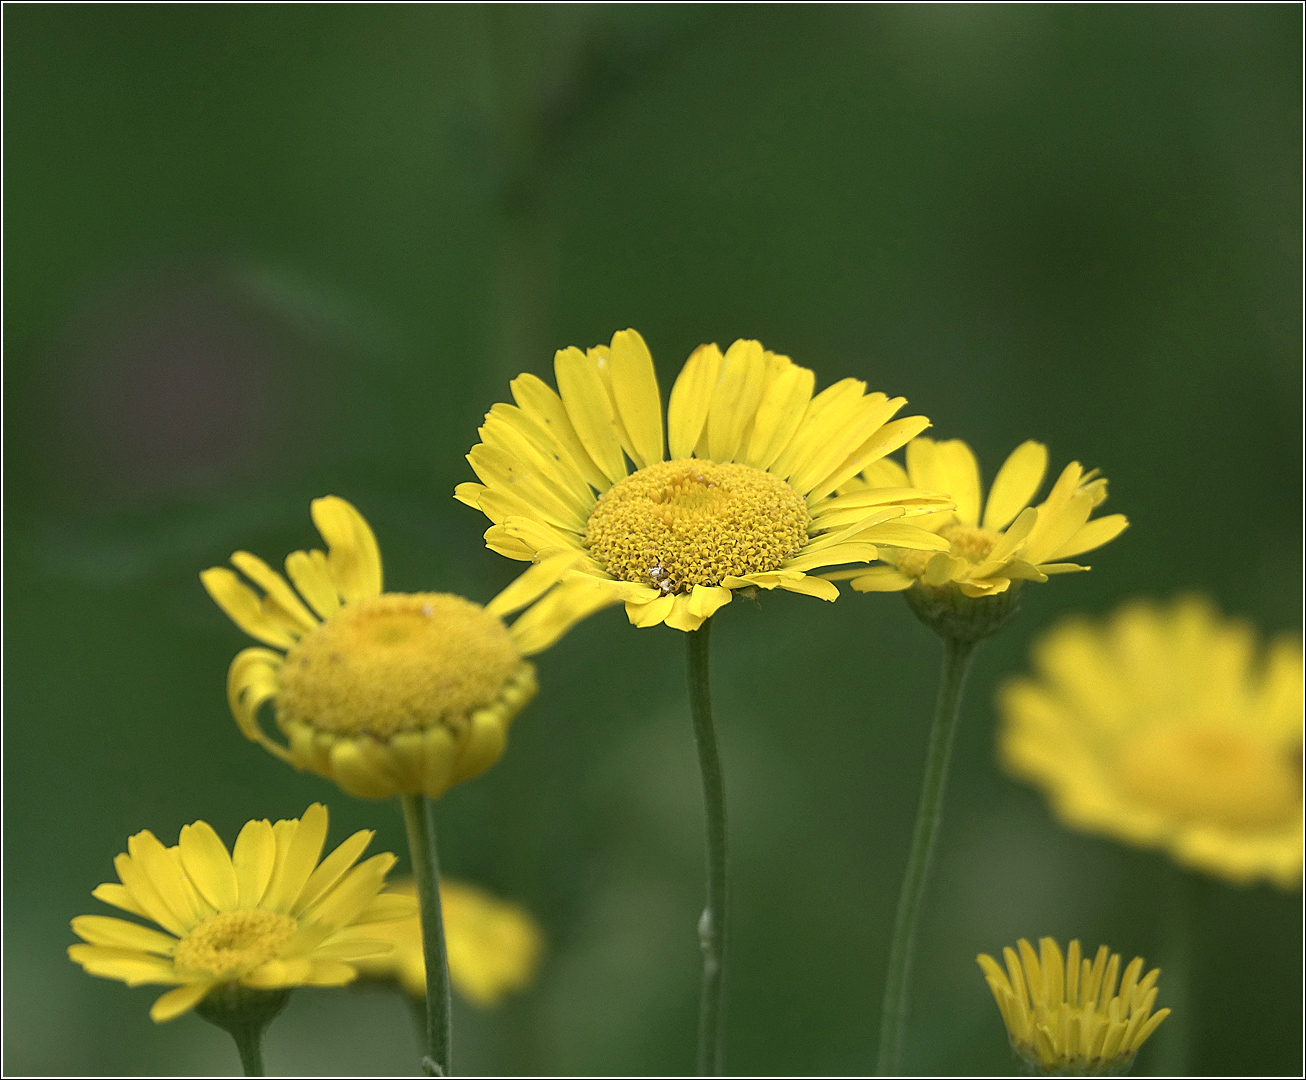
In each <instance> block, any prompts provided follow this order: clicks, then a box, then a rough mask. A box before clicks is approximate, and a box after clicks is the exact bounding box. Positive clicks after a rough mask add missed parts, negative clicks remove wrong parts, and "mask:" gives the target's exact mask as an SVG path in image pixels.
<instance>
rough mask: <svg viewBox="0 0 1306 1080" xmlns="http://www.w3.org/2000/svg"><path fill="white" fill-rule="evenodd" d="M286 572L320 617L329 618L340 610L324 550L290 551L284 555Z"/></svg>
mask: <svg viewBox="0 0 1306 1080" xmlns="http://www.w3.org/2000/svg"><path fill="white" fill-rule="evenodd" d="M286 574H287V576H288V577H289V578H290V580H291V581H293V582H294V583H295V588H296V589H298V590H299V593H300V595H301V596H302V597H303V598H304V599H305V600H307V601H308V604H309V606H310V607H311V608H312V609H313V610H314V611H316V612H317V613H318V614H319V615H320V616H321V617H322V618H324V619H329V618H331V616H332V615H334V614H335V613H336V612H337V611H339V610H340V594H339V593H337V592H336V583H335V582H334V581H333V580H332V578H331V569H330V566H329V565H328V563H327V557H326V553H325V552H323V551H318V550H317V549H316V548H314V549H313V550H312V551H292V552H291V553H290V554H289V555H287V556H286Z"/></svg>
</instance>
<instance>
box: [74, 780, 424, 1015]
mask: <svg viewBox="0 0 1306 1080" xmlns="http://www.w3.org/2000/svg"><path fill="white" fill-rule="evenodd" d="M326 833H327V810H326V807H324V806H322V805H321V804H320V803H314V804H313V805H312V806H310V807H309V808H308V810H306V811H305V813H304V816H303V817H302V818H298V819H291V820H289V821H278V822H277V823H276V824H275V825H273V824H271V823H270V822H268V821H266V820H263V821H251V822H249V823H248V824H246V825H245V827H244V828H243V829H241V831H240V836H239V837H237V839H236V846H235V849H234V850H233V851H232V853H231V854H228V853H227V849H226V847H225V845H224V844H223V843H222V840H221V839H220V838H219V837H218V834H217V833H216V832H214V831H213V829H212V828H211V827H210V826H209V825H208V824H206V823H205V822H203V821H197V822H195V823H194V824H193V825H187V826H184V827H183V828H182V830H181V838H180V841H179V843H178V844H177V845H176V846H175V847H171V848H166V847H164V846H163V844H162V843H160V842H159V841H158V840H157V839H156V838H155V836H154V834H153V833H151V832H149V831H148V830H147V831H145V832H139V833H137V834H136V835H135V836H133V837H131V838H130V839H129V840H128V841H127V853H126V854H123V855H119V856H118V857H117V858H116V859H114V867H115V869H117V871H118V879H119V880H118V881H117V882H112V883H109V884H105V885H101V886H99V887H98V888H97V889H95V890H94V892H93V893H92V895H93V896H95V897H96V898H97V899H100V900H103V901H104V902H105V903H106V904H112V905H113V906H114V907H116V908H120V909H121V910H123V911H126V912H129V913H131V914H132V915H137V916H140V917H141V918H143V919H148V920H150V921H152V922H154V923H157V924H158V926H159V927H160V929H158V930H156V929H153V928H152V927H149V926H143V925H141V924H140V923H138V922H131V921H129V920H127V919H118V918H112V917H110V916H106V915H79V916H78V917H77V918H75V919H73V921H72V927H73V931H74V932H75V933H76V934H77V936H78V937H80V938H81V939H82V941H83V942H85V943H86V944H81V945H72V946H70V947H69V949H68V955H69V956H70V957H71V958H72V959H73V960H74V961H76V962H77V963H78V964H81V966H82V967H83V968H84V969H85V970H86V972H87V973H88V974H90V975H98V976H100V977H101V978H106V979H119V980H121V981H122V982H125V983H126V984H127V985H128V986H143V985H147V984H153V985H158V986H173V987H175V989H172V990H169V991H168V992H167V993H166V994H164V995H163V996H162V997H160V998H159V999H158V1000H157V1001H156V1002H155V1003H154V1006H153V1008H151V1009H150V1016H151V1017H152V1018H153V1019H154V1020H155V1021H156V1022H157V1023H162V1022H163V1021H165V1020H171V1019H173V1018H174V1017H177V1016H180V1015H181V1014H182V1013H184V1012H187V1011H189V1010H190V1009H192V1008H194V1007H195V1006H196V1005H197V1004H199V1003H200V1002H201V1001H202V1000H203V999H204V998H205V997H207V996H208V995H209V994H210V993H212V992H214V991H215V990H218V989H219V988H225V987H228V986H230V985H231V984H237V985H239V986H242V987H247V988H250V989H254V990H279V989H285V988H288V987H292V986H343V985H344V984H345V983H348V982H351V981H352V980H353V979H354V977H355V976H356V975H357V970H356V963H357V961H359V960H361V959H366V958H368V957H374V956H379V955H382V954H384V953H387V952H389V951H390V950H391V949H392V948H393V946H392V944H391V942H390V941H389V940H387V939H386V937H385V936H384V935H383V933H382V931H383V930H384V929H386V924H387V923H389V922H391V921H393V920H396V919H408V918H415V917H416V916H415V912H416V901H415V900H414V899H413V898H412V897H409V896H403V895H394V894H382V893H381V888H382V886H383V885H384V884H385V875H386V873H387V872H388V871H389V870H390V868H391V867H392V866H393V865H394V863H395V857H394V856H393V855H390V854H384V855H373V856H372V857H371V858H370V859H368V860H367V861H366V862H364V863H361V864H360V865H358V866H354V863H355V862H357V861H358V857H359V856H360V855H361V854H362V853H363V849H364V848H366V847H367V845H368V843H369V842H370V841H371V839H372V836H373V833H371V832H369V831H367V830H364V831H362V832H357V833H355V834H354V835H353V836H351V837H350V838H349V839H348V840H346V841H345V842H344V843H343V844H341V845H340V846H339V847H338V848H336V849H335V851H333V852H332V853H331V854H330V855H328V856H327V857H326V858H325V859H323V860H322V861H321V862H320V863H319V862H318V859H319V858H320V856H321V854H322V845H323V843H324V842H325V840H326Z"/></svg>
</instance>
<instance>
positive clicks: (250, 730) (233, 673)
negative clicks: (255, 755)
mask: <svg viewBox="0 0 1306 1080" xmlns="http://www.w3.org/2000/svg"><path fill="white" fill-rule="evenodd" d="M283 662H284V660H283V658H282V656H281V654H280V653H275V652H272V651H271V650H270V649H259V648H248V649H242V650H241V651H240V652H238V653H237V654H236V656H235V659H233V660H232V661H231V667H230V668H228V669H227V703H228V704H229V705H230V706H231V715H232V716H234V717H235V718H236V726H237V727H239V728H240V731H241V734H243V735H244V736H245V738H247V739H249V740H250V741H251V742H256V743H258V744H259V745H260V746H262V747H263V748H264V749H265V750H267V751H268V752H269V753H271V754H274V755H276V756H277V757H279V758H281V760H282V761H289V760H290V755H289V754H288V753H287V752H286V749H285V748H284V747H283V746H281V745H280V744H278V743H276V742H274V741H273V740H272V739H270V738H269V737H268V736H267V735H266V734H265V733H264V731H263V729H262V728H261V727H260V726H259V722H258V712H259V708H260V707H261V706H262V705H263V703H264V702H265V701H268V700H270V699H272V698H274V697H276V695H277V690H278V687H277V671H278V670H279V669H280V667H281V665H282V663H283Z"/></svg>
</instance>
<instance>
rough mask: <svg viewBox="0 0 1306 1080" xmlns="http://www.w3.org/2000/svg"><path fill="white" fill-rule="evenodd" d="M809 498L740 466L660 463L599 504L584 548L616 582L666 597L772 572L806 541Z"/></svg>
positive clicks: (775, 479) (630, 478)
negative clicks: (641, 585) (655, 590)
mask: <svg viewBox="0 0 1306 1080" xmlns="http://www.w3.org/2000/svg"><path fill="white" fill-rule="evenodd" d="M810 523H811V518H810V516H809V515H808V512H807V502H806V500H805V499H804V498H803V497H802V496H801V495H799V494H798V492H796V491H795V490H794V489H793V488H792V487H790V486H789V485H788V484H787V483H785V482H784V481H783V480H781V479H780V478H779V477H778V476H775V475H773V474H772V473H768V472H763V471H762V470H761V469H755V468H753V467H752V466H751V465H744V464H740V463H730V464H716V463H714V462H710V461H698V460H694V459H689V460H681V461H663V462H659V463H658V464H656V465H650V466H649V467H648V468H646V469H640V470H639V471H638V472H636V473H634V474H632V475H631V476H628V477H626V478H625V479H624V480H622V481H620V482H619V483H617V484H615V485H614V486H613V487H611V488H609V489H608V490H607V491H606V492H604V493H603V495H602V496H601V497H600V498H599V500H598V502H597V503H596V504H595V506H594V510H593V512H592V513H591V514H590V517H589V521H588V522H587V523H586V526H585V533H584V539H583V542H584V544H585V546H586V547H587V548H589V550H590V553H591V555H593V557H594V559H595V560H596V561H597V562H598V563H599V564H600V565H601V566H602V567H603V568H604V569H605V570H606V571H607V572H608V573H609V574H611V575H612V576H613V577H614V578H617V579H618V580H620V581H639V582H643V583H644V584H652V585H653V586H655V587H656V588H658V589H660V590H661V591H662V592H663V593H665V594H671V593H683V592H687V591H689V590H690V589H692V588H693V587H694V586H695V585H719V584H720V583H721V581H722V579H724V578H727V577H742V576H743V575H745V574H756V573H765V572H768V571H772V570H775V569H776V568H778V567H779V566H780V565H781V564H782V563H784V562H785V560H786V559H788V558H790V557H791V556H792V555H794V554H795V553H796V552H797V551H798V550H799V548H801V547H802V546H803V545H804V544H805V543H806V542H807V529H808V526H809V524H810Z"/></svg>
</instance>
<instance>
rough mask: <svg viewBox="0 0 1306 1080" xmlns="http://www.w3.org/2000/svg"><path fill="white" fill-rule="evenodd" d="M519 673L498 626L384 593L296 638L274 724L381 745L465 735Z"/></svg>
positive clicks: (456, 606) (456, 599)
mask: <svg viewBox="0 0 1306 1080" xmlns="http://www.w3.org/2000/svg"><path fill="white" fill-rule="evenodd" d="M521 663H522V658H521V654H520V653H519V652H518V651H517V647H516V645H514V644H513V641H512V638H511V636H509V634H508V629H507V627H505V626H504V625H503V622H502V620H500V619H497V618H495V617H494V616H493V615H490V614H487V613H486V611H485V609H484V608H483V607H481V606H480V605H479V604H476V603H473V602H472V601H470V600H465V599H463V598H462V597H461V596H454V595H452V594H450V593H385V594H383V595H381V596H377V597H373V598H370V599H366V600H359V601H356V602H355V603H353V604H349V605H347V606H345V607H343V608H341V609H340V611H338V612H337V613H336V614H335V615H333V616H332V617H331V618H330V619H328V620H327V621H326V622H324V623H322V624H320V625H319V626H318V627H317V628H316V629H315V630H313V631H312V632H310V633H308V634H306V635H304V637H302V638H300V640H299V641H298V642H297V643H296V644H295V646H294V647H293V648H292V649H291V650H290V651H289V652H288V653H287V654H286V660H285V664H284V665H283V666H282V668H281V671H280V683H281V687H280V692H279V693H278V694H277V701H276V708H277V719H278V721H279V722H280V723H281V724H282V725H283V726H284V725H287V724H295V723H303V724H308V725H310V726H311V727H313V728H316V729H317V730H318V731H324V732H331V733H333V734H342V735H344V734H350V735H356V734H368V735H372V736H374V737H376V738H379V739H388V738H389V737H390V736H392V735H394V734H396V733H397V732H401V731H423V730H426V729H427V728H430V727H433V726H435V725H437V724H441V725H444V726H446V727H449V728H451V729H453V730H454V731H461V730H462V729H463V728H464V727H466V725H467V723H468V718H469V717H470V716H471V714H472V713H473V712H475V711H476V710H477V709H480V708H485V707H487V706H490V705H493V704H495V703H496V702H497V701H498V700H499V697H500V695H501V694H502V692H503V688H504V686H505V684H506V683H508V682H509V680H510V679H511V678H512V676H513V675H514V673H515V672H516V671H517V669H518V667H519V666H520V665H521Z"/></svg>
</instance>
